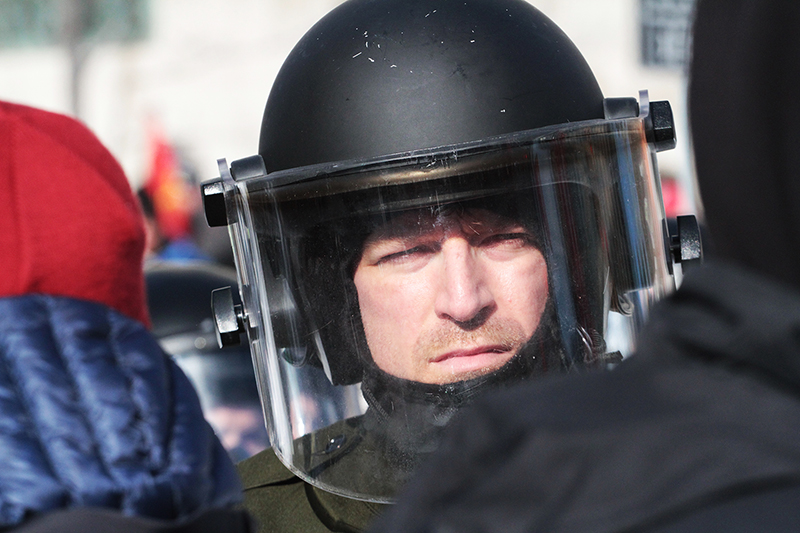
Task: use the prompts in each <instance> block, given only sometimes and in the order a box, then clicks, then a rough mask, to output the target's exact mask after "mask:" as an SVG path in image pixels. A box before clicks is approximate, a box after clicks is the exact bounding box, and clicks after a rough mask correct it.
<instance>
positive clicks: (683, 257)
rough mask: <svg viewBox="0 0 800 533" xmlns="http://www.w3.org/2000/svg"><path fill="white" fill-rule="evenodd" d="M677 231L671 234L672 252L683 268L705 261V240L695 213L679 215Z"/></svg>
mask: <svg viewBox="0 0 800 533" xmlns="http://www.w3.org/2000/svg"><path fill="white" fill-rule="evenodd" d="M676 221H677V233H675V234H674V235H671V236H670V237H671V238H670V240H671V243H670V252H672V257H673V259H674V261H675V262H676V263H680V264H681V267H682V268H683V270H686V269H687V268H691V267H693V266H696V265H699V264H700V263H702V262H703V240H702V238H701V236H700V225H699V224H698V223H697V218H695V216H694V215H685V216H680V217H677V219H676Z"/></svg>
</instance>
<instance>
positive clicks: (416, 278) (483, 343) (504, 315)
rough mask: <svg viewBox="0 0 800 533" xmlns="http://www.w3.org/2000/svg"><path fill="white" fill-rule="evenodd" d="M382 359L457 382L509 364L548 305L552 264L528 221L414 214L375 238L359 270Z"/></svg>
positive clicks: (422, 378)
mask: <svg viewBox="0 0 800 533" xmlns="http://www.w3.org/2000/svg"><path fill="white" fill-rule="evenodd" d="M354 281H355V285H356V290H357V292H358V301H359V306H360V310H361V319H362V322H363V324H364V332H365V334H366V338H367V344H368V345H369V349H370V352H371V354H372V358H373V360H374V361H375V364H377V365H378V367H379V368H380V369H381V370H383V371H384V372H387V373H389V374H391V375H393V376H396V377H399V378H404V379H408V380H412V381H417V382H422V383H438V384H444V383H453V382H456V381H463V380H466V379H470V378H473V377H477V376H480V375H483V374H487V373H489V372H492V371H494V370H497V369H499V368H500V367H502V366H503V365H505V364H506V363H507V362H508V361H509V360H510V359H511V358H512V357H513V356H514V355H515V354H516V353H517V352H518V351H519V350H520V349H521V348H522V346H523V345H524V344H525V343H526V342H528V340H530V338H531V337H532V336H533V333H534V332H535V331H536V328H537V327H538V325H539V321H540V320H541V317H542V314H543V312H544V308H545V304H546V301H547V295H548V287H547V266H546V264H545V260H544V256H543V255H542V253H541V251H539V249H538V248H536V246H534V244H533V236H532V234H531V233H530V231H528V230H527V229H525V228H524V227H523V226H522V225H520V224H519V223H517V222H515V221H513V220H510V219H508V218H505V217H502V216H500V215H497V214H495V213H492V212H490V211H488V210H484V209H471V210H465V211H463V212H460V213H458V214H455V213H452V214H436V213H431V212H430V211H419V212H410V213H405V214H403V215H401V216H399V217H397V218H395V219H393V220H392V221H390V222H389V223H387V224H386V225H384V226H383V227H381V228H379V229H378V230H377V231H375V232H373V234H372V235H370V237H369V238H368V239H367V241H366V243H365V244H364V250H363V253H362V256H361V260H360V261H359V263H358V266H357V268H356V272H355V278H354Z"/></svg>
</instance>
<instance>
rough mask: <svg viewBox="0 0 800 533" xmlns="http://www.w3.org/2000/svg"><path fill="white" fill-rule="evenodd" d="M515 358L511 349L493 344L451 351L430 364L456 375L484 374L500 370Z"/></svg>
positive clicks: (432, 360)
mask: <svg viewBox="0 0 800 533" xmlns="http://www.w3.org/2000/svg"><path fill="white" fill-rule="evenodd" d="M513 356H514V352H513V351H512V350H511V349H510V348H509V347H507V346H503V345H499V344H491V345H483V346H477V347H474V348H468V349H456V350H450V351H447V352H445V353H442V354H440V355H438V356H436V357H434V358H433V359H431V361H430V362H431V363H432V364H434V365H436V366H440V367H442V368H445V369H447V371H448V372H450V373H454V374H465V373H468V374H472V373H481V374H482V373H485V372H490V371H492V370H496V369H497V368H500V367H501V366H503V365H504V364H505V363H506V362H507V361H508V360H509V359H511V358H512V357H513Z"/></svg>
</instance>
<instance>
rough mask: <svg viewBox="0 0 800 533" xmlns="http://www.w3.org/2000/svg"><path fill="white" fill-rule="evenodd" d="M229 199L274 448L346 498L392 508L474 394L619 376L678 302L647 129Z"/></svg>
mask: <svg viewBox="0 0 800 533" xmlns="http://www.w3.org/2000/svg"><path fill="white" fill-rule="evenodd" d="M229 189H230V191H231V192H230V193H229V194H228V195H227V202H228V207H229V212H234V213H235V215H234V216H235V223H234V224H232V225H231V226H230V227H231V232H232V240H233V243H234V249H235V251H236V258H237V270H238V271H239V274H240V282H241V290H242V300H243V303H244V308H245V313H246V317H247V320H246V323H247V327H248V333H249V336H250V343H251V350H252V351H253V354H254V360H255V364H256V374H257V378H258V381H259V389H260V393H261V398H262V402H263V406H264V410H265V414H266V419H267V424H268V427H269V432H270V439H271V441H272V443H273V446H274V447H275V450H276V452H277V454H278V455H279V457H280V458H281V459H282V460H283V461H284V463H285V464H286V465H287V466H288V467H289V468H291V469H292V470H293V471H294V472H295V473H296V474H297V475H299V476H300V477H302V478H303V479H305V480H306V481H308V482H310V483H312V484H314V485H317V486H319V487H321V488H323V489H325V490H328V491H331V492H335V493H338V494H342V495H345V496H348V497H352V498H358V499H364V500H370V501H378V502H388V501H392V498H393V497H394V495H395V493H396V491H397V489H398V488H399V487H400V486H401V485H402V484H403V483H404V482H405V480H406V479H407V478H408V476H409V475H410V473H411V472H412V471H413V469H414V467H415V466H416V464H417V463H418V462H419V460H421V459H422V458H423V457H424V456H425V455H427V454H428V453H430V452H431V451H432V450H434V449H435V448H436V446H437V443H438V437H439V433H440V431H441V428H442V427H443V426H444V425H445V424H446V422H447V421H448V420H449V418H450V417H451V416H452V414H453V413H454V412H455V411H456V410H457V409H458V408H460V407H461V406H462V405H465V404H467V403H469V402H470V401H472V399H473V398H474V397H475V396H476V395H477V394H480V393H482V392H484V391H487V390H491V389H496V388H499V387H504V386H508V385H510V384H512V383H516V382H519V381H521V380H529V379H534V378H535V377H536V376H538V375H541V374H544V373H548V372H564V371H572V370H576V369H580V368H583V367H598V366H599V367H603V366H608V365H610V364H613V363H614V362H615V361H618V360H619V354H618V353H615V351H616V349H615V346H614V345H619V344H620V341H619V340H616V341H613V342H612V341H611V336H612V335H611V334H612V333H613V335H614V336H616V337H617V338H618V337H620V336H621V337H624V338H626V339H627V338H628V337H629V333H630V332H631V331H632V329H631V328H629V324H630V323H635V322H637V321H638V320H640V319H641V317H642V316H643V315H644V314H645V313H646V311H647V307H648V305H649V304H650V302H652V301H654V300H655V299H657V298H659V297H660V296H662V295H663V294H665V293H666V292H667V291H668V290H670V289H671V287H672V280H671V277H670V275H669V270H668V262H667V261H668V258H667V253H666V248H665V246H666V244H665V239H664V233H663V231H664V227H665V226H664V217H663V208H662V204H661V199H660V192H659V189H658V183H657V178H656V175H655V172H654V168H653V152H652V150H651V149H650V147H649V146H648V144H647V142H646V140H645V132H644V127H643V121H642V119H640V118H632V119H623V120H613V121H612V120H603V121H588V122H583V123H574V124H571V125H567V126H561V127H553V128H545V129H541V130H534V131H530V132H522V133H518V134H513V135H507V136H503V137H498V138H495V139H491V140H489V141H485V142H477V143H469V144H463V145H458V146H453V147H446V148H441V149H436V150H428V151H420V152H415V153H410V154H404V155H401V156H397V157H390V158H384V159H380V160H372V161H360V162H350V163H341V164H332V165H322V166H316V167H307V168H301V169H294V170H290V171H283V172H278V173H274V174H270V175H267V176H261V177H256V178H251V179H247V180H244V181H240V182H235V183H234V182H231V183H230V184H229ZM609 312H613V313H614V315H613V316H614V317H615V318H616V319H617V320H616V322H618V323H620V324H623V326H621V327H622V328H623V330H620V329H619V328H614V331H613V332H612V331H610V330H609V327H608V324H609ZM626 328H629V329H626ZM634 329H635V328H634ZM625 342H627V341H623V344H624V343H625Z"/></svg>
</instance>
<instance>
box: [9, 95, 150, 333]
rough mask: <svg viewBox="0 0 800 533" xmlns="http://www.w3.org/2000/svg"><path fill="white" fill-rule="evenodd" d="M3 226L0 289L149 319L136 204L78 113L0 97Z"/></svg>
mask: <svg viewBox="0 0 800 533" xmlns="http://www.w3.org/2000/svg"><path fill="white" fill-rule="evenodd" d="M0 228H2V231H0V265H2V274H0V297H3V296H18V295H23V294H32V293H40V294H51V295H56V296H68V297H72V298H78V299H82V300H90V301H94V302H99V303H102V304H105V305H108V306H110V307H112V308H114V309H116V310H118V311H120V312H121V313H123V314H125V315H127V316H129V317H131V318H134V319H136V320H139V321H140V322H142V323H144V324H146V325H149V319H148V315H147V308H146V305H145V296H144V277H143V274H142V261H143V255H144V243H145V232H144V223H143V219H142V215H141V211H140V208H139V204H138V203H137V201H136V200H135V198H134V196H133V193H132V192H131V188H130V185H129V183H128V180H127V179H126V177H125V174H124V172H123V170H122V168H121V167H120V165H119V163H117V161H116V160H115V159H114V157H113V156H112V155H111V154H110V153H109V152H108V150H106V148H105V147H104V146H103V145H102V144H101V143H100V141H99V140H98V139H97V137H95V136H94V134H93V133H92V132H91V131H89V129H87V128H86V127H85V126H84V125H82V124H81V123H79V122H77V121H76V120H74V119H72V118H69V117H66V116H64V115H59V114H55V113H50V112H46V111H42V110H39V109H34V108H31V107H27V106H21V105H15V104H10V103H6V102H0Z"/></svg>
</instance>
